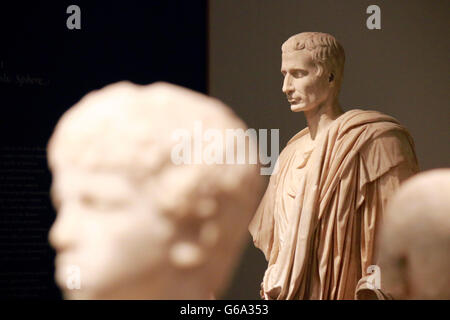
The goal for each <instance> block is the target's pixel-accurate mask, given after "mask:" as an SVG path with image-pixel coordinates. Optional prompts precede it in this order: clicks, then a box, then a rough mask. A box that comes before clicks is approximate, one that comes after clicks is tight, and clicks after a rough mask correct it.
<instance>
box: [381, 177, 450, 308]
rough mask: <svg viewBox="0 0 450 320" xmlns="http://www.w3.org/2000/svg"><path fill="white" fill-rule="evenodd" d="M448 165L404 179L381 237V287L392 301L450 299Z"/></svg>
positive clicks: (449, 178)
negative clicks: (444, 167)
mask: <svg viewBox="0 0 450 320" xmlns="http://www.w3.org/2000/svg"><path fill="white" fill-rule="evenodd" d="M449 196H450V169H435V170H431V171H427V172H424V173H421V174H418V175H416V176H414V177H413V178H411V179H409V180H408V181H406V182H405V184H404V185H403V186H402V187H401V188H400V189H399V191H398V192H397V193H396V195H395V196H394V198H393V199H392V201H391V202H390V204H389V206H388V210H387V212H386V216H385V219H384V220H385V221H384V223H383V226H382V229H381V234H380V237H379V255H380V257H379V261H380V262H379V263H380V271H381V289H382V291H383V292H385V293H387V294H389V295H390V296H391V297H392V298H394V299H414V300H416V299H421V300H422V299H446V300H447V299H450V287H449V285H450V273H449V270H450V197H449Z"/></svg>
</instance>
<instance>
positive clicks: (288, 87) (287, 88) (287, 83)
mask: <svg viewBox="0 0 450 320" xmlns="http://www.w3.org/2000/svg"><path fill="white" fill-rule="evenodd" d="M282 91H283V92H284V93H285V94H289V93H290V92H292V91H294V87H293V86H292V81H291V77H290V76H289V75H286V76H285V77H284V81H283V88H282Z"/></svg>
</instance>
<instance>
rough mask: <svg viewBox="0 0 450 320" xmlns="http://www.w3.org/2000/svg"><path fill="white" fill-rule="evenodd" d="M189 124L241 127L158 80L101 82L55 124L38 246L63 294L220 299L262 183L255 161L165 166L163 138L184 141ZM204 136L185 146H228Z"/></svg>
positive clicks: (217, 105)
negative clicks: (44, 239)
mask: <svg viewBox="0 0 450 320" xmlns="http://www.w3.org/2000/svg"><path fill="white" fill-rule="evenodd" d="M198 122H201V124H202V126H203V128H204V129H214V130H216V131H215V132H219V133H223V132H224V131H225V130H227V129H230V128H231V129H239V128H241V129H243V130H245V128H246V126H245V124H244V123H243V122H242V121H241V120H240V119H239V118H238V117H237V116H236V115H235V114H234V113H233V112H232V111H231V109H230V108H228V107H227V106H225V105H224V104H222V103H221V102H220V101H218V100H216V99H213V98H210V97H207V96H205V95H202V94H200V93H196V92H194V91H191V90H188V89H185V88H182V87H178V86H175V85H171V84H167V83H155V84H151V85H148V86H140V85H134V84H132V83H129V82H120V83H116V84H112V85H109V86H107V87H105V88H103V89H101V90H97V91H94V92H91V93H89V94H88V95H86V96H85V97H84V98H83V99H82V100H81V101H80V102H78V103H77V104H76V105H75V106H73V107H72V108H70V109H69V110H68V111H67V112H66V113H65V114H64V115H63V116H62V118H61V119H60V120H59V122H58V124H57V126H56V128H55V130H54V133H53V135H52V137H51V139H50V141H49V144H48V162H49V167H50V170H51V172H52V176H53V182H52V187H51V198H52V201H53V203H54V206H55V208H56V210H57V217H56V220H55V222H54V224H53V226H52V228H51V230H50V233H49V241H50V243H51V245H52V246H53V247H54V248H55V250H56V254H57V256H56V261H55V268H56V271H55V279H56V282H57V283H58V285H59V287H60V288H61V290H62V292H63V295H64V297H65V298H66V299H208V298H210V297H211V295H214V296H220V294H221V292H222V291H223V290H224V288H225V287H226V285H227V282H228V280H229V278H230V276H231V273H232V269H233V267H234V265H235V263H236V262H237V259H238V257H239V256H240V251H241V249H242V245H243V244H244V243H245V235H246V230H247V225H248V223H249V221H250V218H251V214H252V213H253V211H254V210H255V209H256V206H257V203H258V201H259V198H258V197H259V195H260V191H262V190H261V184H262V181H261V176H260V174H259V168H258V166H257V165H250V164H220V163H209V164H205V163H194V164H186V163H181V164H180V163H178V164H177V163H175V162H177V161H174V157H173V156H174V147H175V145H176V142H175V140H174V132H177V130H178V132H179V129H180V128H181V129H183V130H185V132H188V133H189V134H190V135H191V137H192V135H194V133H193V131H194V129H195V128H194V127H195V125H196V123H198ZM210 141H212V142H211V143H209V144H204V145H205V147H204V148H203V147H202V148H201V149H200V150H198V149H197V150H196V151H200V152H203V151H205V150H204V149H205V148H208V146H209V147H211V144H214V143H215V144H216V145H214V148H213V149H214V150H216V151H217V150H219V151H226V149H229V148H230V145H227V142H223V143H222V144H218V141H219V140H210ZM194 144H195V141H194ZM194 149H195V146H194ZM189 150H190V149H189ZM192 152H194V151H192ZM71 270H72V271H71ZM74 270H75V271H77V272H75V273H74ZM71 272H72V273H71ZM70 277H72V278H70ZM74 277H75V280H77V279H76V277H78V281H79V283H78V285H75V286H73V285H72V286H71V285H70V283H69V282H70V281H72V282H73V281H74ZM75 282H76V281H75Z"/></svg>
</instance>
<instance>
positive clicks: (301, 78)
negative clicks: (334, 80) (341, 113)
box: [281, 50, 331, 112]
mask: <svg viewBox="0 0 450 320" xmlns="http://www.w3.org/2000/svg"><path fill="white" fill-rule="evenodd" d="M281 73H282V74H283V76H284V81H283V88H282V91H283V92H284V93H285V94H286V97H287V99H288V101H289V103H290V104H291V110H292V111H294V112H300V111H310V110H312V109H314V108H317V107H318V106H320V105H321V104H323V103H324V102H325V101H326V100H327V99H328V97H329V96H330V94H331V85H330V84H331V82H329V80H328V79H329V75H328V74H326V72H322V74H321V75H320V76H318V75H317V66H316V64H315V63H314V61H313V60H312V58H311V56H310V54H309V53H308V52H307V51H306V50H296V51H293V52H287V53H285V52H283V54H282V63H281Z"/></svg>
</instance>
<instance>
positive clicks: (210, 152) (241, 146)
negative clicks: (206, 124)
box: [171, 121, 280, 175]
mask: <svg viewBox="0 0 450 320" xmlns="http://www.w3.org/2000/svg"><path fill="white" fill-rule="evenodd" d="M279 131H280V130H279V129H270V154H269V153H268V151H269V146H268V133H269V131H268V129H259V130H258V132H257V131H256V129H247V130H245V131H244V129H241V128H236V129H225V130H219V129H212V128H208V129H203V123H202V122H201V121H195V122H194V129H193V130H192V131H190V130H187V129H176V130H175V131H174V132H173V133H172V140H174V141H176V142H177V143H176V144H175V145H174V147H173V148H172V151H171V159H172V162H173V163H174V164H175V165H181V164H208V165H209V164H257V163H258V160H259V164H261V166H262V167H261V169H260V174H261V175H271V174H273V173H276V170H277V168H276V160H277V159H278V155H279V153H280V152H279V150H280V149H279V145H280V143H279ZM265 166H266V167H265Z"/></svg>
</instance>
